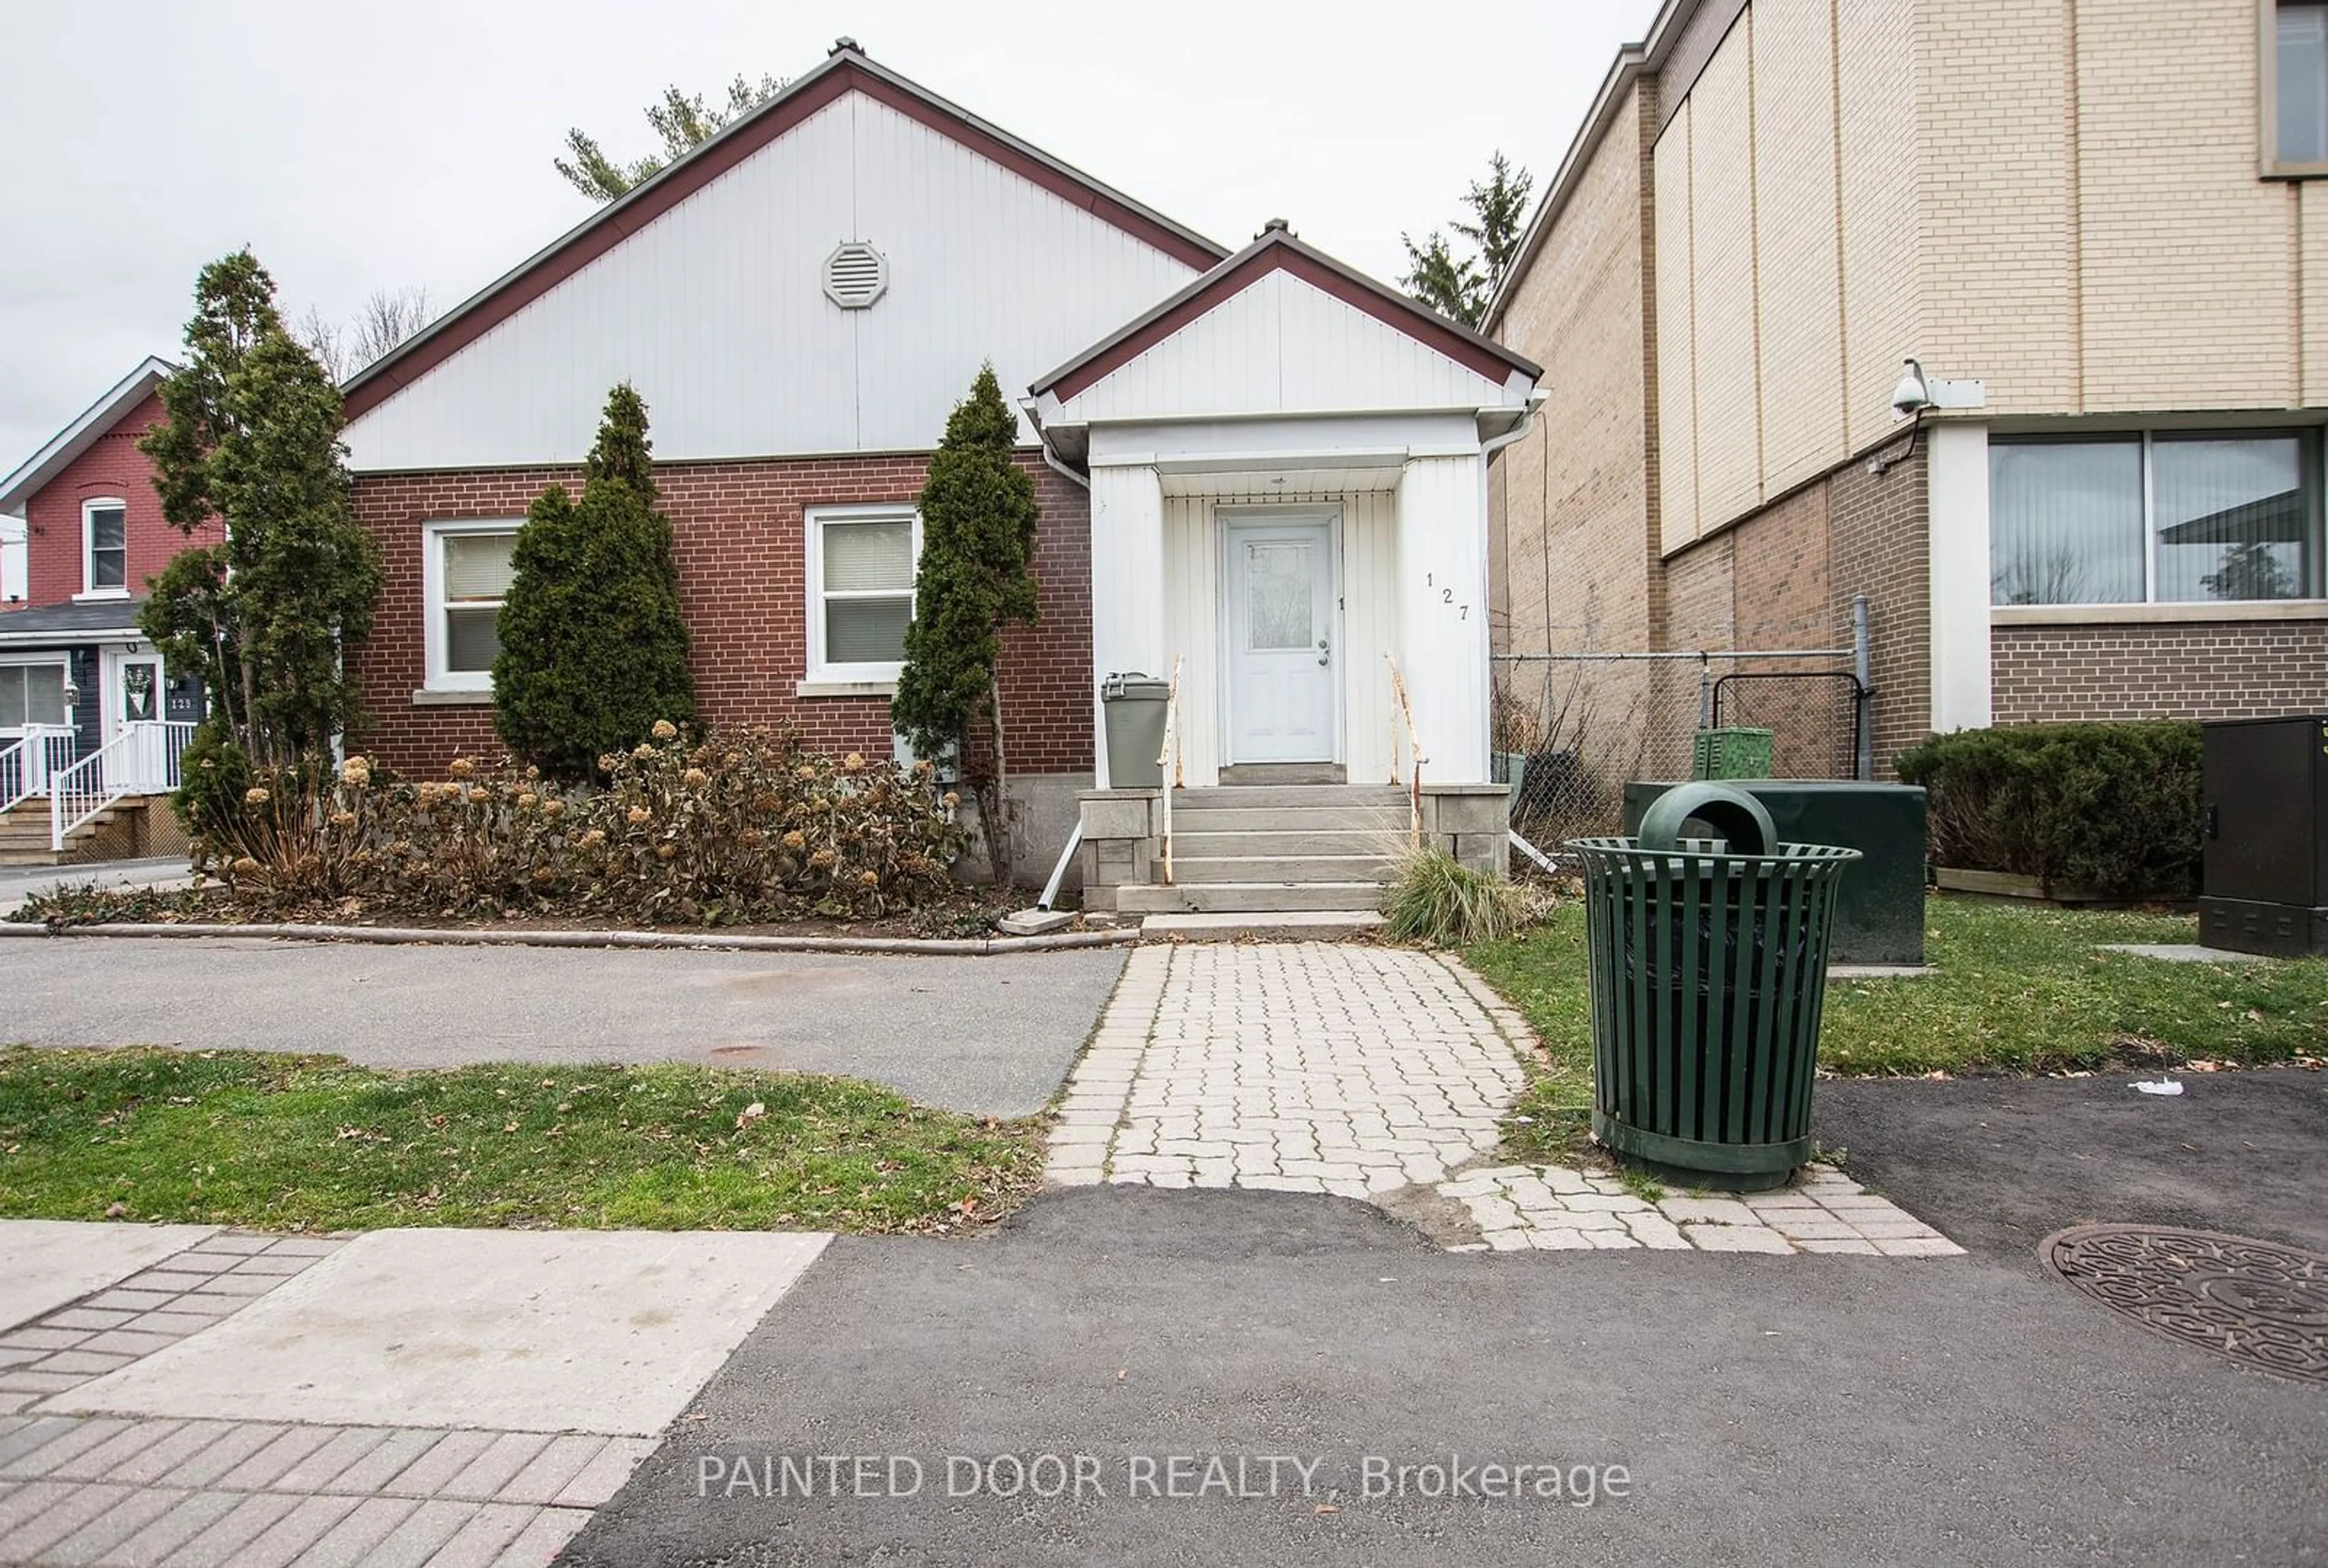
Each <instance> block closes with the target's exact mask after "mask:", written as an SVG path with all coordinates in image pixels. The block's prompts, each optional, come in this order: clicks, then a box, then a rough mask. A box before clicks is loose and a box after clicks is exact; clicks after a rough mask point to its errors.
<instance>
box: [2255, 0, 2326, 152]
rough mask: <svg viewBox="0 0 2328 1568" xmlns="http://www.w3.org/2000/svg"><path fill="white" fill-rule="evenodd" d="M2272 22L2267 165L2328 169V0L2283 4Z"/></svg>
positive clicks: (2291, 0) (2292, 0) (2285, 0)
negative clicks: (2316, 165) (2312, 165)
mask: <svg viewBox="0 0 2328 1568" xmlns="http://www.w3.org/2000/svg"><path fill="white" fill-rule="evenodd" d="M2269 20H2270V24H2271V25H2270V28H2269V31H2268V33H2267V41H2268V42H2269V44H2270V51H2269V53H2268V55H2267V61H2266V67H2265V69H2266V70H2268V71H2270V72H2271V77H2270V80H2271V83H2272V87H2273V91H2272V93H2271V95H2270V97H2269V99H2267V101H2269V102H2270V103H2271V104H2272V106H2273V111H2272V117H2271V121H2270V123H2269V124H2268V125H2267V127H2265V128H2266V130H2267V133H2269V135H2270V136H2271V138H2272V146H2271V149H2270V151H2269V153H2268V155H2267V161H2268V162H2269V163H2271V164H2275V165H2278V166H2284V167H2293V166H2300V165H2303V164H2328V0H2277V3H2276V5H2275V6H2274V7H2273V14H2272V15H2271V17H2270V19H2269Z"/></svg>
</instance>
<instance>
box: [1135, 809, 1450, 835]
mask: <svg viewBox="0 0 2328 1568" xmlns="http://www.w3.org/2000/svg"><path fill="white" fill-rule="evenodd" d="M1408 826H1409V821H1408V816H1407V810H1406V808H1405V807H1404V806H1403V805H1400V806H1184V805H1182V804H1180V803H1178V802H1177V801H1175V802H1174V803H1173V805H1172V832H1173V836H1174V837H1176V838H1177V837H1178V836H1180V835H1181V834H1184V833H1251V832H1265V831H1270V830H1272V829H1282V830H1284V831H1301V832H1321V833H1395V834H1397V835H1398V836H1399V837H1400V838H1402V839H1403V838H1404V837H1405V836H1406V831H1407V828H1408Z"/></svg>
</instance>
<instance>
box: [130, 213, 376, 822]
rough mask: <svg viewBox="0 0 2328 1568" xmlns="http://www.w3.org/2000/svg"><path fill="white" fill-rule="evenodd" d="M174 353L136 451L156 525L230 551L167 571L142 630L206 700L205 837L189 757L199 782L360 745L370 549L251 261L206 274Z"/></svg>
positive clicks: (338, 412) (332, 440)
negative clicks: (197, 533) (206, 533)
mask: <svg viewBox="0 0 2328 1568" xmlns="http://www.w3.org/2000/svg"><path fill="white" fill-rule="evenodd" d="M186 350H187V352H186V361H185V364H184V365H183V368H182V369H180V370H178V371H175V372H174V373H173V374H172V375H170V376H169V377H167V378H165V379H164V380H163V382H162V385H161V388H160V391H159V396H160V399H161V402H162V408H163V413H164V418H163V420H162V421H161V423H159V424H157V425H156V426H155V427H154V428H152V429H151V430H149V431H147V432H146V436H145V437H143V438H142V439H141V440H140V441H139V442H138V444H137V445H138V450H139V451H141V452H143V453H144V454H145V455H146V456H147V457H149V458H151V459H152V460H153V463H154V471H155V472H154V486H155V490H156V491H157V492H158V493H159V494H160V496H161V500H162V514H163V516H164V518H166V519H167V520H168V521H170V522H171V523H173V524H174V525H175V526H176V527H177V528H179V529H180V530H184V531H186V532H189V533H191V532H192V531H193V530H195V529H198V528H201V527H203V526H205V525H207V524H210V523H212V522H214V521H223V522H224V523H225V526H226V537H225V538H224V540H221V542H219V543H217V544H212V545H208V546H205V547H202V548H199V549H189V550H186V551H183V552H182V553H181V554H180V555H179V556H178V557H177V558H176V559H174V560H173V561H172V562H171V563H170V565H169V566H168V567H167V568H165V569H164V571H163V573H162V575H161V577H159V578H158V579H157V580H156V581H155V584H154V592H153V596H152V597H151V598H150V599H148V600H147V602H146V606H145V607H144V609H143V610H142V611H140V613H139V615H138V624H139V626H140V628H141V629H142V630H143V631H144V632H145V634H146V636H147V638H148V639H150V640H151V641H152V642H153V643H154V644H155V647H156V648H158V649H160V650H161V651H162V653H163V654H164V657H165V658H166V659H167V660H168V661H169V662H170V666H171V668H172V669H173V670H176V671H185V672H190V673H199V674H200V675H201V676H202V682H203V685H204V686H205V688H206V689H207V690H208V692H209V696H210V701H211V710H210V713H209V715H208V716H207V718H205V720H204V723H203V727H202V731H201V733H200V734H199V735H198V736H197V737H196V739H195V742H194V746H195V751H194V753H193V754H191V755H190V758H189V762H188V766H187V773H186V777H187V781H188V789H187V791H185V792H182V796H181V801H180V804H181V806H182V808H183V813H184V814H185V815H187V816H188V818H189V820H190V821H191V822H193V824H194V826H195V827H196V828H197V830H198V831H215V830H217V829H218V828H219V827H220V826H221V822H222V819H218V818H216V817H214V816H212V815H209V814H206V812H205V806H204V803H203V801H202V800H200V799H197V798H196V797H197V796H198V795H199V794H200V793H201V791H200V789H199V788H198V787H197V786H198V785H199V784H200V782H201V781H200V780H199V779H198V778H197V771H198V770H197V767H196V760H197V759H198V758H207V759H209V761H210V764H211V765H210V766H209V767H208V768H206V769H202V770H200V771H201V772H202V773H203V774H204V775H207V776H211V777H233V778H239V777H241V776H243V775H245V774H246V773H247V772H248V770H249V769H250V768H252V767H259V768H268V769H272V768H282V767H298V766H302V765H309V764H314V763H317V762H319V761H322V760H324V759H326V758H327V757H328V754H329V752H330V749H331V746H332V744H333V738H334V737H337V736H339V735H343V734H347V733H352V732H353V731H356V730H358V729H359V728H361V725H362V719H363V714H362V710H361V706H360V705H359V702H358V699H357V691H356V686H355V682H354V681H353V679H352V677H351V676H350V675H349V674H348V672H347V671H346V668H345V665H344V662H343V659H342V657H341V653H342V643H343V640H345V639H349V638H356V637H361V636H362V635H363V634H365V633H366V632H368V631H369V630H370V629H371V620H372V612H373V606H374V604H375V601H376V600H377V599H378V597H379V595H380V550H379V547H378V546H377V545H376V544H375V543H374V541H373V540H372V538H371V535H370V534H369V533H367V532H365V531H364V530H362V529H361V528H360V527H358V526H357V524H356V522H355V520H354V518H353V516H352V512H351V511H350V508H349V502H348V472H347V467H346V456H347V448H346V447H345V446H343V445H342V444H341V441H340V431H341V427H342V425H343V412H342V409H341V406H340V393H339V389H338V388H336V387H335V386H333V384H332V380H331V377H330V376H329V375H327V374H326V373H325V372H324V368H323V367H322V366H321V365H320V364H318V363H317V362H316V361H315V358H314V355H313V354H311V353H309V352H307V351H306V350H305V348H303V347H301V346H300V345H299V343H296V341H294V340H293V339H292V337H291V336H290V335H289V334H288V333H286V332H285V330H284V327H283V322H282V319H281V317H280V316H279V315H277V311H276V307H275V284H274V281H273V279H271V278H269V277H268V275H267V270H266V268H262V267H261V266H259V264H258V260H257V259H256V258H254V257H252V255H251V254H250V252H249V251H248V250H241V251H238V252H236V253H235V254H234V255H231V256H228V257H224V258H221V259H220V260H217V261H214V262H211V264H210V265H209V266H207V267H205V268H202V274H201V276H200V277H199V278H198V279H197V280H196V282H195V286H194V317H193V320H192V322H190V323H189V324H187V327H186ZM237 798H238V799H239V796H238V797H237Z"/></svg>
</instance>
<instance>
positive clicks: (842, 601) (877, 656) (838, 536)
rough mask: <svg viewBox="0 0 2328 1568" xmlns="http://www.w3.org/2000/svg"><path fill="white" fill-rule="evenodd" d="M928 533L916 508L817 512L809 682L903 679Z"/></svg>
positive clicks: (812, 522)
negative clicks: (916, 580)
mask: <svg viewBox="0 0 2328 1568" xmlns="http://www.w3.org/2000/svg"><path fill="white" fill-rule="evenodd" d="M921 530H922V525H921V521H920V520H919V519H918V518H916V517H915V515H914V509H913V508H912V507H910V506H823V507H812V508H811V509H810V511H809V513H808V581H809V606H808V618H809V656H808V664H809V668H808V676H809V679H810V680H812V681H895V680H896V678H897V672H898V671H899V670H901V669H902V668H903V667H904V665H905V662H906V626H907V624H910V623H911V622H912V620H913V618H914V568H915V562H916V561H918V560H919V559H920V557H921V543H922V540H921Z"/></svg>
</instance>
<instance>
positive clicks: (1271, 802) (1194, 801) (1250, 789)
mask: <svg viewBox="0 0 2328 1568" xmlns="http://www.w3.org/2000/svg"><path fill="white" fill-rule="evenodd" d="M1405 804H1406V792H1405V791H1404V790H1403V789H1399V788H1396V787H1394V786H1393V785H1390V784H1211V785H1206V786H1205V787H1202V788H1198V789H1186V790H1175V791H1174V792H1173V793H1172V814H1173V815H1174V816H1175V817H1178V815H1179V814H1180V812H1181V810H1182V809H1183V808H1184V807H1185V808H1189V809H1193V810H1199V811H1202V810H1208V809H1210V808H1213V807H1216V806H1223V807H1225V806H1237V807H1242V808H1246V809H1255V810H1266V811H1278V810H1281V809H1282V808H1284V807H1286V806H1375V807H1382V806H1400V807H1403V806H1404V805H1405Z"/></svg>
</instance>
